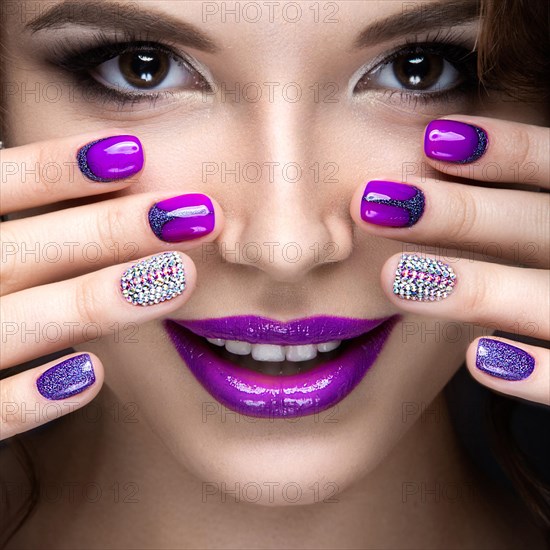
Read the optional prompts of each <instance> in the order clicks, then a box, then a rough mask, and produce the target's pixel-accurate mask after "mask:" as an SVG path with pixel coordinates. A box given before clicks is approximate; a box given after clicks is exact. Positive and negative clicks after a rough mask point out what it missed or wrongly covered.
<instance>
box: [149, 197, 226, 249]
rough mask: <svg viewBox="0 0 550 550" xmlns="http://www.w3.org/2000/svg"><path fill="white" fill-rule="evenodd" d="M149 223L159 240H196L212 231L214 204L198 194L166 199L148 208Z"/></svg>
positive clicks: (170, 241) (176, 241)
mask: <svg viewBox="0 0 550 550" xmlns="http://www.w3.org/2000/svg"><path fill="white" fill-rule="evenodd" d="M149 225H150V226H151V229H152V230H153V233H154V234H155V235H156V236H157V237H158V238H159V239H161V240H162V241H165V242H168V243H178V242H182V241H189V240H191V239H198V238H199V237H204V236H205V235H208V233H211V232H212V231H213V230H214V225H215V214H214V206H213V204H212V201H211V200H210V199H209V198H208V197H207V196H206V195H203V194H201V193H189V194H187V195H180V196H179V197H173V198H171V199H166V200H164V201H161V202H158V203H157V204H155V205H154V206H153V208H151V210H149Z"/></svg>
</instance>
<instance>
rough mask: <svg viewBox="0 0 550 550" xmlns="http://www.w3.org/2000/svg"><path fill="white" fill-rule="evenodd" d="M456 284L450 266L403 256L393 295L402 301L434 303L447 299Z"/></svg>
mask: <svg viewBox="0 0 550 550" xmlns="http://www.w3.org/2000/svg"><path fill="white" fill-rule="evenodd" d="M455 284H456V274H455V272H454V270H453V268H452V267H451V266H450V265H447V264H445V263H443V262H441V261H439V260H433V259H432V258H421V257H420V256H417V255H416V254H403V255H402V257H401V260H400V262H399V265H398V266H397V269H396V270H395V280H394V283H393V293H394V294H396V295H397V296H399V297H400V298H402V299H403V300H415V301H418V302H434V301H437V300H441V299H442V298H447V297H448V296H449V295H450V294H451V292H452V291H453V289H454V287H455Z"/></svg>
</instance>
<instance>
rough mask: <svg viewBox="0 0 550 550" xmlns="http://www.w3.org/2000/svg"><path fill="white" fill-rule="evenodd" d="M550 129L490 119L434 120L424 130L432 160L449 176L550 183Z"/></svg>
mask: <svg viewBox="0 0 550 550" xmlns="http://www.w3.org/2000/svg"><path fill="white" fill-rule="evenodd" d="M549 149H550V129H548V128H543V127H541V126H533V125H530V124H520V123H518V122H510V121H506V120H496V119H494V118H487V117H472V116H454V115H453V116H452V119H451V118H443V119H437V120H432V121H431V122H430V123H429V124H428V126H427V127H426V130H425V133H424V153H425V154H426V157H427V159H428V162H429V163H430V164H431V165H432V166H433V167H434V168H436V169H437V170H439V171H441V172H445V173H446V174H449V175H452V176H457V177H462V178H468V179H472V180H478V181H486V182H493V183H515V184H526V185H537V186H540V187H544V188H546V189H548V187H549V182H550V174H549V172H550V166H549V165H550V163H549V153H548V152H549Z"/></svg>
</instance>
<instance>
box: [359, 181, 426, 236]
mask: <svg viewBox="0 0 550 550" xmlns="http://www.w3.org/2000/svg"><path fill="white" fill-rule="evenodd" d="M423 212H424V193H422V191H420V189H418V188H417V187H413V186H412V185H404V184H402V183H395V182H393V181H381V180H374V181H369V182H368V183H367V185H366V187H365V191H364V193H363V200H362V201H361V218H362V219H363V221H365V222H369V223H373V224H375V225H383V226H387V227H410V226H411V225H414V224H415V223H416V222H417V221H418V220H419V219H420V216H422V213H423Z"/></svg>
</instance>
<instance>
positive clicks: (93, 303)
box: [0, 252, 196, 368]
mask: <svg viewBox="0 0 550 550" xmlns="http://www.w3.org/2000/svg"><path fill="white" fill-rule="evenodd" d="M195 280H196V271H195V266H194V264H193V262H192V261H191V259H190V258H189V257H188V256H185V255H184V254H182V253H179V252H164V253H162V254H157V255H155V256H151V257H149V258H146V259H144V260H141V261H139V262H137V263H136V264H126V265H116V266H112V267H108V268H105V269H102V270H99V271H95V272H93V273H89V274H87V275H83V276H81V277H76V278H74V279H69V280H67V281H62V282H59V283H52V284H49V285H44V286H39V287H33V288H29V289H26V290H22V291H20V292H16V293H14V294H9V295H8V296H5V297H3V298H2V303H1V312H0V317H1V319H2V324H1V336H2V355H1V358H0V359H1V367H2V368H6V367H10V366H13V365H17V364H20V363H23V362H25V361H28V360H30V359H31V358H34V357H38V356H43V355H47V354H48V353H53V352H55V351H57V350H62V349H65V348H67V347H71V346H74V345H75V344H77V343H79V342H84V341H86V340H95V339H97V338H101V337H102V336H108V335H113V327H116V326H126V324H128V323H134V324H136V325H139V324H141V323H144V322H146V321H150V320H153V319H156V318H158V317H161V316H163V315H166V314H167V313H169V312H172V311H174V310H175V309H177V308H179V307H181V306H182V305H183V304H185V302H186V301H187V300H188V299H189V296H190V294H191V293H192V292H193V288H194V285H195ZM137 306H151V307H137ZM117 323H118V325H117Z"/></svg>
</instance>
